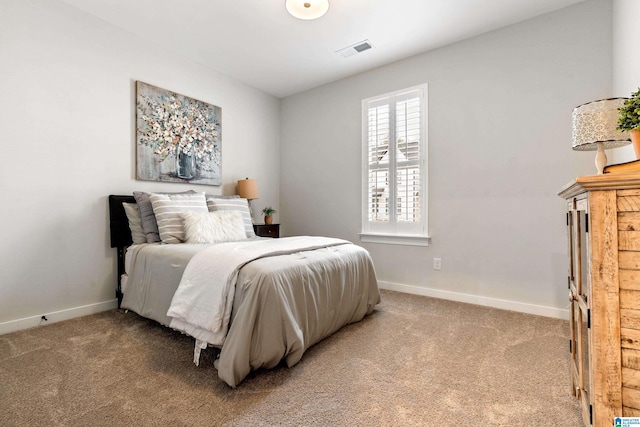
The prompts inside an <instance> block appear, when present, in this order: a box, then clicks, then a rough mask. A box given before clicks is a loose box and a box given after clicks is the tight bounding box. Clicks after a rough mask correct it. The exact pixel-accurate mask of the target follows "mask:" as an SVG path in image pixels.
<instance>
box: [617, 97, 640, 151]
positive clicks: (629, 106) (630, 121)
mask: <svg viewBox="0 0 640 427" xmlns="http://www.w3.org/2000/svg"><path fill="white" fill-rule="evenodd" d="M618 130H621V131H629V132H631V142H632V143H633V149H634V151H635V152H636V159H640V88H638V90H637V91H636V92H634V93H632V94H631V98H629V99H627V100H625V101H624V105H623V106H622V107H620V108H618Z"/></svg>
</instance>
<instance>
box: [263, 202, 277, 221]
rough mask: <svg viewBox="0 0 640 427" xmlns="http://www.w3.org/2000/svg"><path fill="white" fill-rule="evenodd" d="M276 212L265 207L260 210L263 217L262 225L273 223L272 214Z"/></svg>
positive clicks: (269, 207)
mask: <svg viewBox="0 0 640 427" xmlns="http://www.w3.org/2000/svg"><path fill="white" fill-rule="evenodd" d="M276 212H278V211H276V210H275V209H273V208H272V207H271V206H267V207H266V208H264V209H262V214H263V215H264V223H265V224H271V223H272V222H273V214H274V213H276Z"/></svg>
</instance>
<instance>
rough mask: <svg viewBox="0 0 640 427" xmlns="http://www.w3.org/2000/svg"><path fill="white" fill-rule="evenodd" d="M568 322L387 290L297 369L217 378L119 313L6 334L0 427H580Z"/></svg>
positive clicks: (177, 342) (156, 332) (173, 337)
mask: <svg viewBox="0 0 640 427" xmlns="http://www.w3.org/2000/svg"><path fill="white" fill-rule="evenodd" d="M568 331H569V326H568V323H567V322H566V321H562V320H557V319H550V318H545V317H538V316H532V315H527V314H522V313H515V312H510V311H502V310H497V309H492V308H487V307H481V306H475V305H469V304H462V303H457V302H451V301H445V300H438V299H433V298H427V297H420V296H415V295H408V294H402V293H397V292H391V291H382V303H381V304H380V305H379V306H378V307H377V309H376V311H375V312H374V313H373V314H372V315H370V316H367V317H366V318H365V319H364V320H363V321H362V322H359V323H356V324H353V325H349V326H347V327H345V328H343V329H341V330H340V331H338V332H337V333H336V334H334V335H333V336H331V337H329V338H327V339H325V340H324V341H322V342H320V343H319V344H317V345H315V346H313V347H312V348H310V349H309V350H308V351H307V352H306V353H305V355H304V356H303V358H302V360H301V361H300V362H299V363H298V364H297V365H296V366H294V367H292V368H287V367H285V366H280V367H277V368H276V369H273V370H259V371H257V372H254V373H252V374H250V375H249V376H248V377H247V378H246V379H245V380H244V382H242V383H241V384H240V386H239V387H238V388H237V389H231V388H229V387H228V386H227V385H226V384H225V383H223V382H222V381H221V380H220V379H219V378H218V377H217V372H216V370H215V368H214V367H213V360H214V358H215V353H216V351H215V349H207V350H206V351H203V354H202V357H201V363H200V366H199V367H197V366H195V365H194V364H193V363H192V359H193V339H191V338H189V337H187V336H184V335H181V334H180V333H178V332H175V331H173V330H171V329H169V328H165V327H162V326H160V325H159V324H157V323H155V322H153V321H150V320H147V319H144V318H141V317H139V316H137V315H136V314H134V313H132V312H128V313H125V312H122V311H117V310H112V311H107V312H104V313H100V314H96V315H91V316H86V317H82V318H78V319H73V320H68V321H64V322H60V323H55V324H51V325H47V326H43V327H40V328H35V329H29V330H24V331H19V332H15V333H11V334H6V335H2V336H0V425H1V426H131V425H136V426H263V425H264V426H267V425H278V426H482V427H484V426H511V427H513V426H541V427H548V426H563V427H567V426H569V427H571V426H579V425H580V414H579V409H578V404H577V401H576V400H575V399H574V398H573V396H572V395H571V393H570V384H571V381H570V377H569V353H568V347H569V346H568V342H567V341H568Z"/></svg>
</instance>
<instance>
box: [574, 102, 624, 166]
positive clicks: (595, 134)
mask: <svg viewBox="0 0 640 427" xmlns="http://www.w3.org/2000/svg"><path fill="white" fill-rule="evenodd" d="M623 104H624V98H609V99H601V100H599V101H592V102H587V103H586V104H582V105H580V106H578V107H576V108H574V109H573V126H572V138H573V149H574V150H585V151H593V150H598V153H597V154H596V168H597V170H598V175H601V174H602V172H603V170H604V167H605V165H606V164H607V155H606V154H605V152H604V149H605V148H616V147H622V146H623V145H627V144H629V143H630V142H631V140H630V139H629V134H628V133H627V132H621V131H619V130H618V129H617V126H618V108H619V107H621V106H622V105H623Z"/></svg>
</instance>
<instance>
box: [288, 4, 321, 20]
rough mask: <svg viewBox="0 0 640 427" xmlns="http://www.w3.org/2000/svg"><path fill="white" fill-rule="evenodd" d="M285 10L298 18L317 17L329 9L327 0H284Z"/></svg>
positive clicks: (308, 18)
mask: <svg viewBox="0 0 640 427" xmlns="http://www.w3.org/2000/svg"><path fill="white" fill-rule="evenodd" d="M284 5H285V7H286V8H287V12H289V13H290V14H291V15H292V16H294V17H296V18H298V19H306V20H310V19H318V18H320V17H321V16H323V15H324V14H325V13H327V11H328V10H329V0H286V1H285V2H284Z"/></svg>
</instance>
